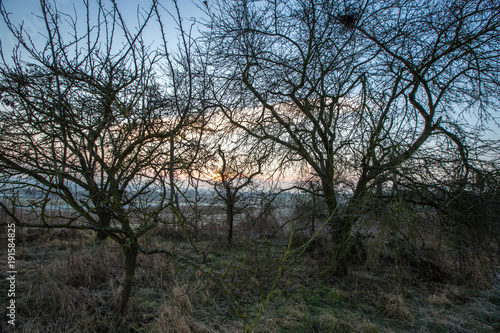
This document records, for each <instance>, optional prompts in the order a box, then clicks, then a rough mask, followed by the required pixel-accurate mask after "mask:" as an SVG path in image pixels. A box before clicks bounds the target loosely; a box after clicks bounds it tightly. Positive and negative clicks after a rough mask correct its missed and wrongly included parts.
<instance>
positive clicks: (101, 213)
mask: <svg viewBox="0 0 500 333" xmlns="http://www.w3.org/2000/svg"><path fill="white" fill-rule="evenodd" d="M97 217H98V218H99V221H98V223H99V225H100V226H102V227H109V226H110V225H111V214H109V212H108V211H107V209H106V208H99V209H97ZM106 238H108V235H107V234H106V232H105V231H101V230H99V231H97V239H99V240H105V239H106Z"/></svg>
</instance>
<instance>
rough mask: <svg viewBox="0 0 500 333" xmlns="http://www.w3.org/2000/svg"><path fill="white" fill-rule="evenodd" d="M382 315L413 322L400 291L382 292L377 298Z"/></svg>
mask: <svg viewBox="0 0 500 333" xmlns="http://www.w3.org/2000/svg"><path fill="white" fill-rule="evenodd" d="M379 302H380V306H381V307H382V311H383V313H384V315H386V316H387V317H389V318H393V319H398V320H402V321H407V322H413V315H412V314H411V312H410V309H408V306H407V305H406V302H405V300H404V298H403V296H402V295H401V294H400V293H395V294H382V296H381V299H380V300H379Z"/></svg>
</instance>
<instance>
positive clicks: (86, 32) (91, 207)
mask: <svg viewBox="0 0 500 333" xmlns="http://www.w3.org/2000/svg"><path fill="white" fill-rule="evenodd" d="M40 6H41V12H42V13H43V17H42V19H43V22H44V24H45V30H44V31H43V32H41V35H42V36H43V39H41V38H40V37H39V36H37V37H36V38H35V37H33V36H30V35H29V34H28V33H27V32H26V30H25V29H24V28H23V25H22V24H18V23H16V22H13V21H11V19H10V16H9V13H8V12H7V9H6V8H5V7H4V6H3V4H2V8H1V14H2V16H3V19H4V22H5V23H6V24H7V26H8V28H9V29H10V32H11V33H12V34H13V36H14V37H15V38H16V39H17V41H18V45H17V47H16V48H15V50H14V51H13V53H12V57H10V58H9V57H8V56H7V54H6V50H2V58H3V63H2V65H1V67H0V73H1V78H0V94H1V100H2V110H1V111H0V145H1V147H0V169H1V170H2V171H1V177H2V178H1V181H2V189H4V190H5V191H4V192H3V193H2V194H3V195H4V196H8V190H9V189H12V188H17V189H19V190H21V189H28V188H31V189H35V192H34V193H35V194H34V195H33V196H32V197H29V198H28V199H29V200H28V201H27V202H28V203H27V204H24V205H23V204H22V203H21V204H20V203H19V202H18V204H20V205H21V207H19V205H18V207H17V208H22V207H24V208H25V209H31V210H32V211H33V212H34V213H36V216H37V218H38V220H35V221H23V220H21V219H19V216H18V215H16V213H15V211H13V210H12V209H10V208H11V207H10V206H9V205H6V204H4V203H0V205H2V208H3V209H5V210H6V211H7V212H8V213H9V215H10V216H11V217H12V218H13V219H14V220H15V221H16V225H18V226H29V227H43V228H72V229H87V230H94V231H96V232H97V237H98V238H99V239H104V238H107V237H109V238H111V239H112V240H113V241H116V242H117V243H119V244H120V245H121V247H122V249H123V253H124V257H125V265H124V266H125V267H124V280H123V288H122V294H121V303H120V307H119V312H120V313H123V312H124V311H125V308H126V305H127V302H128V299H129V296H130V292H131V290H132V283H133V277H134V273H135V268H136V260H137V255H138V252H139V251H143V252H146V253H154V251H151V250H150V249H146V248H144V246H143V244H141V241H140V239H141V237H142V236H143V235H144V234H146V233H147V232H148V231H150V230H152V229H153V228H155V227H156V226H157V225H158V223H160V220H161V218H160V214H161V213H162V211H163V210H164V209H165V208H166V207H173V206H174V204H175V202H174V200H173V196H174V193H173V191H174V190H175V189H174V188H173V186H172V187H171V188H169V187H168V186H166V184H168V183H170V184H174V179H172V178H173V177H175V171H176V170H177V169H182V168H186V166H188V165H189V160H190V159H192V158H195V156H196V150H197V147H196V145H195V144H193V142H196V138H197V137H198V136H199V135H200V127H202V125H201V124H202V121H200V119H201V118H202V116H201V114H202V111H201V110H200V109H199V108H198V107H197V106H198V105H199V104H196V103H197V101H198V99H197V97H195V92H194V91H195V88H194V84H193V82H194V79H193V76H192V75H191V74H190V73H188V74H186V71H185V70H186V68H185V67H182V66H180V65H179V64H180V62H179V61H177V62H176V61H174V60H173V55H168V54H165V50H163V51H161V50H155V49H150V48H149V47H148V46H147V44H146V42H145V41H144V39H143V33H144V31H145V29H146V27H147V26H148V25H151V24H154V21H155V20H157V21H159V22H161V20H160V18H159V15H157V14H158V13H159V7H158V3H157V1H153V2H152V3H151V4H150V6H149V7H147V8H140V9H138V12H137V17H138V26H137V28H136V30H133V31H132V30H131V29H129V28H128V22H125V20H124V18H123V16H122V12H121V11H120V10H119V7H118V4H117V2H116V1H111V2H110V3H109V5H105V4H103V3H102V2H100V1H96V2H89V1H83V7H82V8H84V9H85V11H86V12H84V13H78V15H77V14H76V13H75V14H74V15H69V14H65V13H62V12H60V11H58V10H57V7H56V5H55V4H54V3H51V2H49V1H45V0H44V1H41V2H40ZM162 32H163V29H162ZM23 52H24V53H23ZM185 55H186V54H185ZM187 56H189V54H188V55H187ZM183 61H184V63H185V62H186V61H187V60H186V58H183ZM162 63H163V64H165V63H166V65H165V66H160V65H162ZM160 73H161V74H163V75H162V81H160V80H159V79H158V76H159V74H160ZM186 77H187V78H188V79H185V78H186ZM187 86H189V87H187ZM186 101H190V102H189V103H190V104H189V105H186V103H187V102H186ZM57 200H59V202H61V201H62V202H64V203H65V204H66V205H67V206H68V207H69V210H68V211H67V212H63V213H61V209H60V207H59V208H57V207H56V208H55V209H50V208H51V204H50V203H51V202H54V201H57ZM25 202H26V201H25Z"/></svg>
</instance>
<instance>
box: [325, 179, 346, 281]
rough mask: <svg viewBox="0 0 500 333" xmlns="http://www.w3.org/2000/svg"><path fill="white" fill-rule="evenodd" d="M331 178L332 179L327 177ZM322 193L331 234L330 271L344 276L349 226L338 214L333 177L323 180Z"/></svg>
mask: <svg viewBox="0 0 500 333" xmlns="http://www.w3.org/2000/svg"><path fill="white" fill-rule="evenodd" d="M329 178H332V179H329ZM323 194H324V196H325V201H326V205H327V207H328V213H329V215H330V218H331V221H330V233H331V235H332V258H331V260H332V271H333V274H334V275H335V276H339V277H342V276H346V275H347V273H348V265H349V262H348V257H347V254H348V252H349V247H350V237H349V236H350V233H351V227H350V223H349V221H348V220H347V219H345V218H343V217H342V216H341V215H340V214H339V210H338V207H337V205H338V202H337V197H336V195H335V189H334V187H333V177H327V179H326V181H323Z"/></svg>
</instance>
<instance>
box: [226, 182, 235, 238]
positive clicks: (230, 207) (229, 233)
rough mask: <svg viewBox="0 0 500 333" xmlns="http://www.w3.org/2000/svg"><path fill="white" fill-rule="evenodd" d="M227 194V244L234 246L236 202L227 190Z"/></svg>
mask: <svg viewBox="0 0 500 333" xmlns="http://www.w3.org/2000/svg"><path fill="white" fill-rule="evenodd" d="M227 192H228V193H227V194H228V195H227V196H226V223H227V227H228V229H227V245H228V246H229V247H232V246H233V222H234V203H233V200H232V194H231V193H230V191H227Z"/></svg>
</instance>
